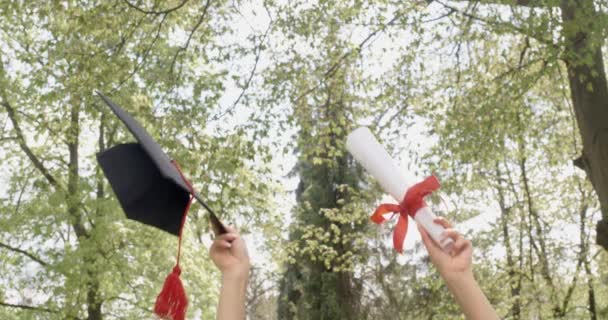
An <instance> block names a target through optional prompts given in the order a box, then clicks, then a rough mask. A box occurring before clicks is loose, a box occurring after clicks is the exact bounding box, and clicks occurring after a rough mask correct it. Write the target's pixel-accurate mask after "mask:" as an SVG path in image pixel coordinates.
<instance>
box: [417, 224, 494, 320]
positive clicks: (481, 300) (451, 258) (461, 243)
mask: <svg viewBox="0 0 608 320" xmlns="http://www.w3.org/2000/svg"><path fill="white" fill-rule="evenodd" d="M435 223H437V224H440V225H442V226H443V227H444V228H446V231H445V233H444V234H445V236H447V237H450V238H452V239H453V240H454V246H453V248H452V251H451V252H450V253H449V254H448V253H445V252H443V251H442V250H441V248H440V247H439V246H438V245H437V244H436V243H435V242H434V241H433V240H432V239H431V237H430V236H429V234H428V233H427V232H426V231H425V230H424V228H422V227H420V225H419V226H418V230H420V234H421V236H422V242H424V245H425V247H426V249H427V250H428V252H429V255H430V256H431V261H432V262H433V265H435V268H437V271H439V274H441V277H442V278H443V279H444V280H445V282H446V284H447V286H448V288H449V290H450V292H451V293H452V295H453V296H454V298H455V299H456V302H457V303H458V305H459V306H460V309H461V310H462V312H463V313H464V315H465V316H466V318H467V319H468V320H497V319H499V318H498V314H496V311H495V310H494V307H492V305H491V304H490V302H489V301H488V299H487V298H486V296H485V294H484V293H483V291H481V288H480V287H479V285H478V284H477V281H476V280H475V277H474V276H473V271H472V269H471V257H472V253H473V246H472V245H471V242H470V241H468V240H466V239H465V238H463V237H462V236H461V235H460V233H458V231H456V230H454V228H453V226H452V224H451V223H449V222H448V221H446V220H445V219H443V218H437V219H435Z"/></svg>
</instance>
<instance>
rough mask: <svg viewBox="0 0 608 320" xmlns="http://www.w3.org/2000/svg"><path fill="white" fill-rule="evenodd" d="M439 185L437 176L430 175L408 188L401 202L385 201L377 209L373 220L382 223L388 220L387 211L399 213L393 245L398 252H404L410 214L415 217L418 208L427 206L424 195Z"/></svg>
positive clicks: (372, 217)
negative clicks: (386, 217)
mask: <svg viewBox="0 0 608 320" xmlns="http://www.w3.org/2000/svg"><path fill="white" fill-rule="evenodd" d="M439 187H440V185H439V180H437V177H435V176H430V177H428V178H426V179H424V180H423V181H421V182H419V183H417V184H415V185H413V186H412V187H411V188H409V189H407V192H406V193H405V196H403V200H402V201H401V202H400V203H399V204H392V203H383V204H381V205H379V206H378V208H376V211H375V212H374V214H373V215H372V216H371V219H372V221H373V222H375V223H376V224H382V223H384V222H385V221H387V219H385V218H384V214H386V213H389V212H392V213H393V216H394V214H396V213H399V220H398V221H397V225H396V226H395V231H394V232H393V247H394V248H395V250H397V252H399V253H403V242H404V241H405V236H406V234H407V224H408V218H407V216H408V215H410V216H411V217H412V218H413V217H414V216H415V215H416V213H417V212H418V210H420V209H422V208H424V207H426V202H424V197H426V196H428V195H429V194H431V193H433V191H435V190H437V189H439ZM391 218H392V217H391Z"/></svg>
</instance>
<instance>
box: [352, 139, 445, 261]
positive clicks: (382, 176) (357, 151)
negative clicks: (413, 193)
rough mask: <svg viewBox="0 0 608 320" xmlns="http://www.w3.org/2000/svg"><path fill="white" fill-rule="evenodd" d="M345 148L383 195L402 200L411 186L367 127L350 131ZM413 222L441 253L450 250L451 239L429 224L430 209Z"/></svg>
mask: <svg viewBox="0 0 608 320" xmlns="http://www.w3.org/2000/svg"><path fill="white" fill-rule="evenodd" d="M346 149H348V151H349V152H350V153H351V154H352V155H353V156H354V157H355V159H356V160H357V161H358V162H359V163H360V164H361V165H362V166H363V167H364V168H365V170H367V172H369V174H371V175H372V176H373V177H374V178H376V180H378V182H379V183H380V186H381V187H382V188H383V189H384V191H385V192H387V193H388V194H390V195H391V196H392V197H393V198H394V199H395V200H396V201H398V202H401V200H403V196H404V195H405V192H406V191H407V189H409V188H410V186H412V185H413V184H414V183H410V182H409V181H407V179H406V178H405V175H404V174H403V172H402V171H401V170H400V169H399V167H397V165H395V162H394V161H393V159H392V158H391V157H390V156H389V154H388V153H387V152H386V150H385V149H384V148H383V147H382V146H381V145H380V143H378V140H376V138H375V137H374V135H373V134H372V133H371V131H369V129H368V128H366V127H361V128H358V129H356V130H355V131H353V132H351V133H350V134H349V135H348V137H347V138H346ZM414 219H415V220H416V222H418V223H419V224H421V225H422V226H423V227H424V228H425V229H426V230H427V232H428V233H429V234H430V235H431V237H432V238H433V240H435V242H436V243H438V244H439V245H440V247H441V248H442V249H443V251H445V252H449V251H450V250H451V248H452V245H453V242H454V241H453V240H452V239H451V238H448V237H442V233H443V231H444V230H445V229H444V228H443V227H442V226H440V225H438V224H436V223H434V222H433V219H435V214H433V211H432V210H431V208H429V207H424V208H421V209H420V210H418V212H417V213H416V214H415V215H414Z"/></svg>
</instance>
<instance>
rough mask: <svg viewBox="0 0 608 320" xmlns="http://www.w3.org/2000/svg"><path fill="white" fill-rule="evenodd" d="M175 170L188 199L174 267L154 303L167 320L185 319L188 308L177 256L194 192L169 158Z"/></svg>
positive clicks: (158, 314)
mask: <svg viewBox="0 0 608 320" xmlns="http://www.w3.org/2000/svg"><path fill="white" fill-rule="evenodd" d="M171 162H172V163H173V165H174V166H175V168H177V171H178V172H179V174H180V175H181V177H182V179H184V182H185V183H186V185H187V186H188V188H189V189H190V199H189V200H188V203H187V204H186V208H185V209H184V213H183V215H182V223H181V226H180V228H179V240H178V245H177V262H176V263H175V267H173V271H172V272H171V273H170V274H169V275H168V276H167V279H165V284H164V285H163V289H162V290H161V291H160V293H159V294H158V297H156V304H155V305H154V313H156V315H157V316H159V317H161V318H162V319H167V320H185V319H186V309H187V308H188V298H187V297H186V290H184V285H182V280H181V279H180V277H179V276H180V274H181V273H182V270H181V269H180V268H179V257H180V256H181V254H182V232H183V231H184V223H186V217H187V216H188V211H189V210H190V205H192V193H194V191H193V189H192V185H191V184H190V181H188V179H186V177H184V175H183V173H182V170H181V169H180V167H179V165H178V164H177V162H175V161H173V160H171Z"/></svg>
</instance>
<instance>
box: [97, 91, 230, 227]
mask: <svg viewBox="0 0 608 320" xmlns="http://www.w3.org/2000/svg"><path fill="white" fill-rule="evenodd" d="M97 94H99V96H101V98H102V99H103V101H104V102H105V103H106V104H107V105H108V106H109V107H110V109H112V111H113V112H114V114H115V115H116V116H117V117H118V118H119V119H120V120H121V121H122V122H123V123H124V124H125V125H126V126H127V128H128V129H129V131H131V133H132V134H133V136H135V139H137V142H136V143H125V144H119V145H116V146H114V147H112V148H109V149H107V150H104V151H102V152H100V153H98V154H97V161H98V162H99V164H100V165H101V168H102V169H103V172H104V174H105V175H106V177H107V178H108V181H109V182H110V186H111V187H112V190H114V193H115V194H116V197H117V198H118V201H119V202H120V205H121V206H122V208H123V210H124V211H125V214H126V215H127V218H129V219H132V220H136V221H139V222H142V223H144V224H147V225H151V226H155V227H157V228H159V229H161V230H164V231H167V232H169V233H171V234H174V235H176V236H178V235H179V232H180V227H181V221H182V218H183V214H184V209H185V208H186V206H187V204H188V202H189V198H190V195H192V196H194V198H195V199H196V200H198V202H199V203H200V204H201V205H202V206H203V207H204V208H205V209H206V210H207V211H208V212H209V220H210V224H211V227H212V229H213V231H214V233H215V234H216V235H219V234H223V233H226V228H225V227H224V225H223V224H222V223H221V222H220V220H219V219H218V218H217V215H216V214H215V213H214V212H213V210H211V208H209V206H208V205H207V204H206V203H205V201H204V200H203V198H202V197H201V195H200V194H199V193H198V192H196V191H195V190H194V189H193V188H192V186H191V185H190V183H189V182H188V180H187V179H186V178H185V177H184V176H183V175H182V173H181V171H180V169H179V166H178V165H177V163H176V162H174V161H173V160H171V159H170V158H169V156H168V155H167V154H166V153H165V152H163V150H162V148H161V147H160V145H159V144H158V143H157V142H156V141H154V139H152V137H151V136H150V134H148V132H146V130H145V129H144V128H143V127H142V126H141V125H140V124H139V123H138V122H137V121H136V120H135V119H133V117H131V115H129V114H128V113H127V112H125V111H124V110H123V109H122V108H120V107H119V106H118V105H116V104H115V103H114V102H112V100H110V99H109V98H108V97H106V96H104V95H103V94H102V93H101V92H97Z"/></svg>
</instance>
